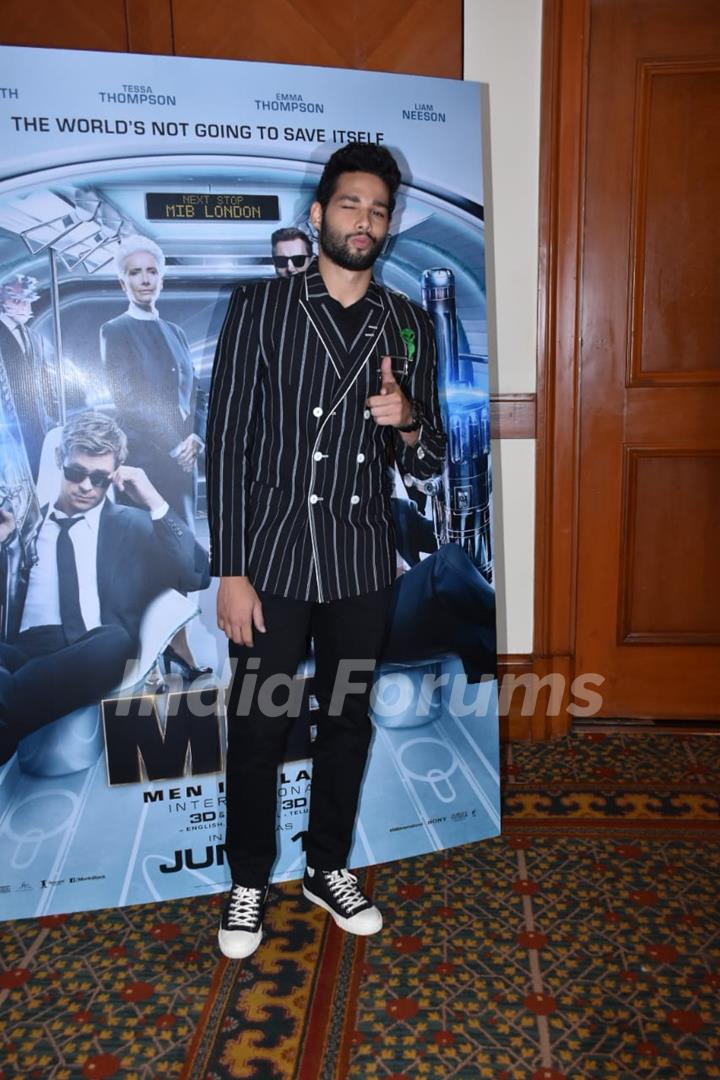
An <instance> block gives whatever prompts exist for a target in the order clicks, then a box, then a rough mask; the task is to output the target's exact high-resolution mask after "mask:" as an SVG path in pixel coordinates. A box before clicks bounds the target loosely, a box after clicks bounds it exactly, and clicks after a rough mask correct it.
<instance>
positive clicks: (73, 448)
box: [0, 412, 209, 763]
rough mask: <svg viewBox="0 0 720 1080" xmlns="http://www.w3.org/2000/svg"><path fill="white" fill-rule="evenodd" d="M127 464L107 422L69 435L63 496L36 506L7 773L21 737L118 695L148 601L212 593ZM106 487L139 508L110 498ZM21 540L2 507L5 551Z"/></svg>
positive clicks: (8, 710) (157, 498) (6, 727)
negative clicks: (175, 593) (168, 592)
mask: <svg viewBox="0 0 720 1080" xmlns="http://www.w3.org/2000/svg"><path fill="white" fill-rule="evenodd" d="M126 455H127V439H126V437H125V433H124V432H123V431H122V430H121V429H120V428H119V427H118V426H117V424H116V423H115V422H114V421H113V420H112V419H111V418H110V417H108V416H106V415H104V414H103V413H99V412H84V413H78V414H76V415H75V416H74V417H72V418H71V419H70V420H69V421H68V423H67V424H66V425H65V427H64V428H63V431H62V437H61V442H60V445H59V447H58V449H57V465H58V474H59V486H58V491H57V495H56V496H55V498H54V499H53V500H52V501H51V502H49V503H48V504H47V505H46V506H43V507H42V508H41V517H40V523H39V527H38V531H37V538H36V560H35V562H34V563H33V564H32V565H31V566H30V567H29V568H28V569H27V571H26V572H25V573H24V574H23V576H22V580H21V581H20V583H19V584H20V588H19V590H18V591H17V611H16V617H15V619H14V620H12V623H13V625H12V626H11V628H10V631H9V633H8V634H7V639H6V640H5V641H3V642H2V644H0V763H2V762H4V761H7V760H9V758H10V757H11V756H12V755H13V753H14V752H15V749H16V747H17V744H18V742H19V741H20V740H21V739H22V738H24V737H25V736H26V735H29V734H31V733H32V732H33V731H36V730H38V729H39V728H41V727H43V726H45V725H46V724H49V723H50V722H51V721H53V720H56V719H58V718H59V717H61V716H64V715H66V714H67V713H70V712H73V711H74V710H75V709H78V708H80V707H81V706H83V705H89V704H92V703H93V702H96V701H99V700H100V699H102V698H103V697H105V696H107V694H108V693H110V692H111V691H112V690H113V689H114V687H115V686H117V684H118V683H119V682H120V679H121V677H122V675H123V672H124V670H125V666H126V664H127V662H128V661H129V660H131V659H132V658H134V657H136V656H137V655H138V648H139V644H138V642H139V630H140V623H141V620H142V617H143V614H144V613H145V611H146V609H147V607H148V606H149V604H150V603H151V601H152V600H154V599H155V598H156V597H157V596H159V595H160V594H161V593H163V592H165V591H166V590H167V589H177V590H178V591H182V592H194V591H196V590H199V589H203V588H205V587H206V586H207V584H208V581H209V577H208V563H207V556H206V554H205V552H204V551H203V549H202V548H201V547H200V545H199V544H198V543H197V542H196V541H195V538H194V536H193V534H192V532H191V531H190V530H189V529H188V528H187V526H186V525H185V523H184V522H183V521H182V520H181V519H180V518H179V517H178V515H177V514H175V513H174V512H173V511H172V510H171V509H170V507H169V505H168V503H167V502H166V500H165V499H164V498H163V496H162V495H161V494H160V493H159V492H158V490H157V489H156V488H155V487H154V485H153V484H152V483H151V482H150V480H149V479H148V477H147V474H146V473H145V472H144V470H142V469H139V468H137V467H133V466H129V465H126V464H125V460H126ZM111 485H112V486H113V487H114V488H115V489H116V490H118V491H121V492H123V493H124V495H125V496H126V498H127V499H128V500H129V501H131V502H132V503H133V504H134V505H133V506H125V505H122V506H121V505H117V504H116V503H114V502H113V501H112V500H111V499H109V498H108V492H109V490H110V487H111ZM17 542H18V535H17V527H16V521H15V518H14V515H13V513H12V511H11V510H9V509H7V508H0V544H2V545H4V546H9V547H11V546H12V545H13V544H14V543H17Z"/></svg>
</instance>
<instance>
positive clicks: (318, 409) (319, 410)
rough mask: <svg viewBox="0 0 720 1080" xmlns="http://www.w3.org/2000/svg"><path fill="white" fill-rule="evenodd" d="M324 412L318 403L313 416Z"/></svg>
mask: <svg viewBox="0 0 720 1080" xmlns="http://www.w3.org/2000/svg"><path fill="white" fill-rule="evenodd" d="M322 414H323V411H322V409H321V408H320V406H319V405H316V406H315V408H314V409H313V416H322Z"/></svg>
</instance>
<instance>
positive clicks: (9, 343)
mask: <svg viewBox="0 0 720 1080" xmlns="http://www.w3.org/2000/svg"><path fill="white" fill-rule="evenodd" d="M39 299H40V294H39V293H38V291H37V280H36V279H35V278H34V277H29V276H28V275H27V274H14V275H13V276H12V277H10V278H8V279H7V280H6V281H4V282H3V284H2V285H0V367H1V368H2V370H0V393H2V391H3V387H5V388H7V389H6V392H7V390H9V392H10V395H11V398H12V406H13V409H14V411H15V414H16V415H17V420H18V423H19V424H20V430H21V434H22V437H23V442H24V444H25V452H26V454H27V457H28V462H29V465H30V470H31V472H32V476H33V480H37V475H38V466H39V464H40V455H41V453H42V447H43V440H44V439H45V435H46V433H47V432H48V431H49V430H50V428H51V427H53V426H54V425H55V424H57V423H58V388H57V382H56V379H57V373H56V371H55V366H54V364H53V361H52V357H51V352H50V347H49V345H48V343H47V342H46V341H45V339H44V338H43V337H41V335H40V334H38V333H37V331H35V330H32V329H31V328H30V327H29V326H28V325H27V324H28V323H29V321H30V319H32V317H33V310H32V306H33V304H34V303H35V301H36V300H39Z"/></svg>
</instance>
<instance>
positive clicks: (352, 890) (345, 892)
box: [325, 870, 367, 912]
mask: <svg viewBox="0 0 720 1080" xmlns="http://www.w3.org/2000/svg"><path fill="white" fill-rule="evenodd" d="M325 880H326V881H327V884H328V888H329V889H330V892H331V893H332V894H333V896H334V897H335V899H336V900H337V901H338V903H339V904H342V906H343V907H344V908H345V910H346V911H349V912H352V911H354V910H355V908H359V907H362V906H363V905H364V904H366V903H367V897H365V896H363V894H362V892H361V891H360V889H359V888H358V886H357V878H356V877H355V875H354V874H351V873H350V871H349V870H331V871H330V872H329V873H327V872H326V875H325Z"/></svg>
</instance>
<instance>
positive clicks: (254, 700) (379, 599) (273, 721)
mask: <svg viewBox="0 0 720 1080" xmlns="http://www.w3.org/2000/svg"><path fill="white" fill-rule="evenodd" d="M391 595H392V590H391V589H390V588H387V589H381V590H379V591H378V592H373V593H367V594H365V595H364V596H357V597H350V598H348V599H346V600H334V601H331V602H330V603H325V604H320V603H313V602H310V601H303V600H290V599H287V598H285V597H280V596H273V595H270V594H268V593H260V599H261V601H262V605H263V615H264V620H265V627H266V632H265V633H264V634H261V633H259V632H258V631H257V630H254V632H253V637H254V642H255V644H254V646H253V647H252V648H250V647H245V646H242V645H235V644H234V643H233V642H230V643H229V649H230V658H231V660H232V661H234V663H235V664H236V668H235V673H234V677H233V680H232V683H231V686H230V691H229V694H228V703H227V704H228V708H227V715H228V753H227V787H226V794H227V827H226V840H225V848H226V854H227V859H228V863H229V866H230V870H231V872H232V878H233V881H234V882H236V883H239V884H241V885H251V886H255V887H260V886H263V885H265V883H266V882H267V881H268V880H269V877H270V871H271V869H272V865H273V863H274V861H275V858H276V853H277V852H276V824H277V820H276V819H277V808H278V794H277V791H278V781H277V770H278V765H280V763H281V762H282V759H283V754H284V751H285V743H286V741H287V735H288V731H289V729H290V727H291V725H292V723H293V716H292V715H287V712H285V714H284V715H280V716H277V715H267V713H268V711H272V712H275V711H277V710H275V709H271V710H268V709H267V695H264V694H263V692H262V686H263V681H264V680H265V679H269V678H271V677H272V676H284V677H285V679H286V680H287V679H288V678H292V676H293V675H294V674H295V672H296V671H297V667H298V664H299V663H300V662H301V661H302V660H303V659H304V657H305V656H306V652H307V644H308V640H309V638H310V637H312V638H313V640H314V651H315V684H314V689H315V696H316V697H317V700H318V704H319V706H320V707H319V710H318V712H317V713H316V717H317V736H316V738H315V742H314V744H313V775H312V797H311V801H310V823H309V826H308V832H307V841H306V845H305V850H306V854H307V862H308V865H310V866H312V867H317V868H318V869H320V870H334V869H339V868H340V867H343V866H346V865H347V860H348V855H349V852H350V846H351V843H352V833H353V827H354V824H355V815H356V812H357V804H358V798H359V796H360V786H361V784H362V778H363V773H364V771H365V764H366V761H367V754H368V748H369V745H370V735H371V724H370V718H369V716H368V699H369V696H370V690H371V688H372V680H373V671H372V665H374V662H375V661H376V660H377V658H378V657H379V656H380V654H381V652H382V648H383V644H384V639H385V634H386V628H387V623H388V615H389V608H390V599H391ZM251 658H252V660H251ZM248 661H250V664H249V665H248ZM343 661H344V662H345V663H343ZM354 661H356V662H357V666H355V667H353V662H354ZM252 675H257V682H256V683H255V684H254V687H255V691H254V692H253V693H252V694H250V693H248V687H249V686H250V685H252V684H250V683H249V682H245V680H247V679H248V678H249V676H252ZM336 675H339V678H338V680H337V683H336ZM343 678H345V684H347V683H350V684H351V685H352V687H353V689H352V690H350V692H348V693H347V694H344V695H343V694H342V693H341V692H340V691H341V689H342V686H341V682H342V680H343ZM244 682H245V685H244V686H243V684H244ZM275 685H276V687H277V691H276V693H275V694H274V695H273V698H272V700H273V703H275V704H278V705H279V704H280V703H281V702H282V701H284V700H287V698H288V694H287V690H283V689H281V688H280V686H279V680H276V683H275ZM268 688H269V687H267V686H266V690H267V689H268ZM334 690H335V691H336V693H335V699H336V700H335V701H333V691H334ZM294 700H296V695H291V697H290V701H291V705H292V702H293V701H294ZM338 704H339V712H338V709H337V706H338ZM331 705H332V706H333V707H332V708H331ZM291 711H292V709H291ZM336 712H337V715H333V713H336Z"/></svg>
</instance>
